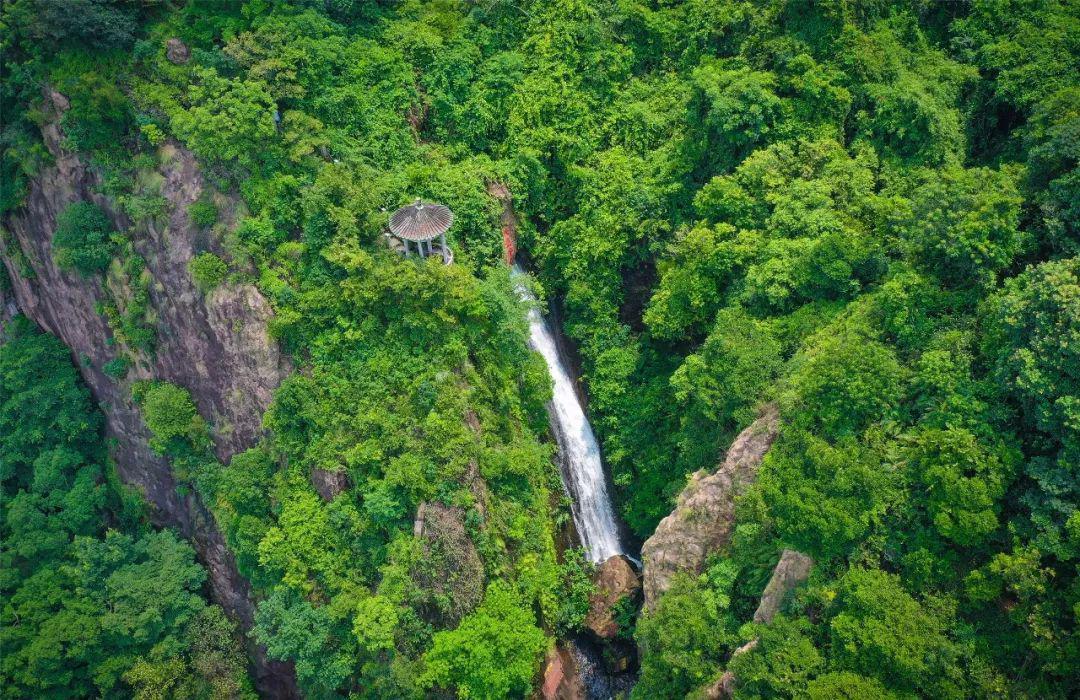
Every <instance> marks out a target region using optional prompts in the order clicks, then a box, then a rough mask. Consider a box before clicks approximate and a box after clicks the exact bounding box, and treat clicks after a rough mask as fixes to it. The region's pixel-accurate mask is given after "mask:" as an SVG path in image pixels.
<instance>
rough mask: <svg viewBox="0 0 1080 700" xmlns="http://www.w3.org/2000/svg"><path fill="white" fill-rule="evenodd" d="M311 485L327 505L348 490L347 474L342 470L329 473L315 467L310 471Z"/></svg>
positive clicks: (329, 471)
mask: <svg viewBox="0 0 1080 700" xmlns="http://www.w3.org/2000/svg"><path fill="white" fill-rule="evenodd" d="M311 485H312V486H314V487H315V491H316V492H318V494H319V496H321V497H322V499H323V500H324V501H326V502H327V503H329V502H330V501H332V500H334V499H335V498H337V497H338V495H339V494H341V493H342V492H343V491H345V489H347V488H349V474H348V472H346V471H345V470H344V469H340V470H336V471H331V470H328V469H320V468H319V467H315V468H313V469H312V470H311Z"/></svg>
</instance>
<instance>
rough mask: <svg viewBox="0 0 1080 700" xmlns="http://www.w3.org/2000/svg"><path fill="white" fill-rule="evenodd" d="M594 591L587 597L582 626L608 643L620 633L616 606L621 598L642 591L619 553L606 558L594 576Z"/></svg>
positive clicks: (635, 573) (637, 579) (632, 572)
mask: <svg viewBox="0 0 1080 700" xmlns="http://www.w3.org/2000/svg"><path fill="white" fill-rule="evenodd" d="M593 584H594V585H595V586H596V590H595V591H594V592H593V594H592V596H590V597H589V613H588V614H587V615H586V616H585V627H587V628H588V629H589V631H590V632H592V633H593V634H595V635H596V636H597V637H599V638H600V639H602V640H611V639H614V638H615V635H616V634H618V632H619V625H618V623H617V622H616V621H615V606H616V605H618V603H619V601H621V600H623V599H624V598H630V599H633V598H634V597H635V596H637V594H638V591H640V590H641V579H640V578H638V575H637V572H636V571H634V567H633V566H632V565H631V564H630V562H629V560H627V558H626V557H624V556H622V555H621V554H616V555H615V556H613V557H609V558H608V559H607V560H606V561H605V562H604V563H603V564H601V565H600V566H599V567H598V568H597V569H596V572H595V573H594V574H593Z"/></svg>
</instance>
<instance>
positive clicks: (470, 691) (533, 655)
mask: <svg viewBox="0 0 1080 700" xmlns="http://www.w3.org/2000/svg"><path fill="white" fill-rule="evenodd" d="M547 644H548V642H547V638H546V637H545V636H544V633H543V632H542V631H540V629H539V628H538V627H537V626H536V622H535V620H534V618H533V615H532V613H531V612H530V611H529V610H528V609H527V608H525V607H523V606H522V604H521V602H520V601H519V600H518V597H517V595H516V594H515V593H514V592H513V590H511V589H510V588H509V587H508V586H507V585H506V584H504V583H502V582H498V581H496V582H494V583H492V584H491V585H490V586H489V587H488V590H487V592H486V593H485V594H484V600H483V602H482V603H481V604H480V607H479V608H477V609H476V611H474V612H473V613H471V614H469V615H467V616H466V617H465V619H463V620H462V621H461V624H460V625H458V627H457V629H455V630H450V631H444V632H439V633H437V634H436V635H435V637H434V639H433V644H432V647H431V649H430V650H429V651H428V652H427V653H426V654H425V655H424V662H425V665H426V669H427V670H425V672H424V675H423V676H422V677H421V679H420V682H421V684H422V685H424V686H425V687H438V688H446V689H450V688H453V689H456V691H457V693H458V695H459V696H460V697H463V698H502V697H507V696H511V695H524V694H526V693H527V692H528V690H529V683H530V681H531V680H532V678H533V676H534V674H535V673H536V669H537V664H538V663H539V659H540V656H541V654H543V652H544V649H545V648H546V647H547Z"/></svg>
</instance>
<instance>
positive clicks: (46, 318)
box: [0, 89, 296, 697]
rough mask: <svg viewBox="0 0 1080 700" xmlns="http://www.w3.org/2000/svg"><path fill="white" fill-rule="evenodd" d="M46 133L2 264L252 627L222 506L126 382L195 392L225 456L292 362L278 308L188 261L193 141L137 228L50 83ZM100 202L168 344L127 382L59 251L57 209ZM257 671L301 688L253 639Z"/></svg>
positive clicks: (194, 235)
mask: <svg viewBox="0 0 1080 700" xmlns="http://www.w3.org/2000/svg"><path fill="white" fill-rule="evenodd" d="M45 106H46V119H45V122H44V125H43V127H42V135H43V137H44V141H45V144H46V146H47V148H48V149H49V152H50V153H51V155H52V156H53V158H54V160H55V162H54V164H53V165H52V166H50V167H47V168H44V169H43V170H42V171H41V172H40V173H39V174H38V176H37V177H36V178H34V179H33V180H32V181H31V183H30V188H29V192H28V194H27V197H26V200H25V203H24V205H23V207H21V208H20V209H18V210H16V211H14V212H12V213H10V214H9V215H7V216H6V217H5V219H4V222H3V226H4V231H5V235H4V237H3V242H2V250H0V255H2V258H3V261H4V265H5V266H6V267H7V270H8V274H9V276H10V278H11V280H12V285H13V294H14V297H15V301H16V303H17V305H18V308H19V309H20V310H21V311H22V312H23V313H24V314H25V315H26V316H28V317H30V318H31V319H33V320H34V321H35V322H36V323H37V324H38V325H39V326H41V327H42V328H43V329H45V330H47V331H49V332H50V333H53V334H54V335H56V336H57V337H59V338H60V339H61V340H63V342H64V343H65V344H66V345H67V346H68V347H69V348H70V349H71V352H72V354H73V356H74V357H75V358H76V360H77V365H78V366H79V369H80V371H81V373H82V375H83V378H84V379H85V381H86V383H87V384H88V385H89V387H90V389H91V391H92V392H93V395H94V398H95V399H96V400H97V402H98V403H99V404H100V406H101V408H102V410H103V412H104V413H105V416H106V429H107V435H108V437H109V438H110V439H111V440H113V441H114V442H113V446H112V449H111V455H112V457H113V459H114V460H115V462H116V466H117V470H118V472H119V475H120V477H121V479H122V480H123V481H124V482H125V483H126V484H129V485H131V486H134V487H136V488H137V489H138V490H139V491H140V492H141V493H142V494H143V495H144V496H145V498H146V500H147V501H148V502H149V503H150V505H151V506H152V512H151V517H152V519H153V521H154V523H155V524H157V525H159V526H161V527H171V528H174V529H175V530H177V531H178V532H179V533H180V534H181V535H182V536H184V537H186V538H188V539H189V540H191V542H192V544H193V546H194V547H195V549H196V551H197V552H198V554H199V557H200V559H201V560H202V563H203V564H204V565H205V566H206V568H207V571H208V574H209V583H210V591H211V595H212V597H213V599H214V601H215V602H217V603H219V604H220V605H221V606H222V607H223V608H224V609H225V610H226V612H228V613H229V614H230V615H231V616H232V617H233V618H234V619H236V620H237V621H238V622H239V623H240V625H241V627H242V629H244V630H245V631H247V630H248V629H249V628H250V627H251V624H252V621H253V615H254V602H253V600H252V598H251V594H250V586H249V585H248V582H247V581H246V580H245V579H244V578H243V577H242V576H241V575H240V574H239V573H238V571H237V568H236V563H235V561H234V558H233V555H232V553H231V552H230V551H229V550H228V548H227V546H226V545H225V542H224V540H223V538H222V536H221V533H220V532H219V530H218V528H217V526H216V524H215V523H214V520H213V517H212V516H211V515H210V513H209V512H208V510H207V509H206V507H205V505H204V504H203V503H202V502H201V500H200V498H199V496H198V495H197V494H196V493H194V491H192V490H189V489H186V488H179V484H178V482H177V479H176V477H175V475H174V474H173V472H172V470H171V467H170V464H169V461H168V460H167V459H165V458H163V457H162V456H160V455H158V454H157V453H155V452H154V451H153V450H152V449H150V447H149V444H148V443H149V439H150V433H149V431H148V429H147V428H146V426H145V425H144V423H143V421H142V417H141V415H140V413H139V410H138V408H137V407H136V406H135V404H134V403H133V402H132V400H131V396H130V391H129V386H128V384H127V382H129V381H131V380H138V379H157V380H164V381H168V382H171V383H174V384H177V385H179V386H182V387H184V388H186V389H188V390H189V391H190V392H191V395H192V397H193V399H194V400H195V402H196V404H197V406H198V408H199V410H200V413H202V415H204V416H206V417H208V418H209V419H210V422H211V424H212V425H213V427H214V431H213V437H214V446H215V451H216V453H217V455H218V457H219V458H221V459H222V460H228V459H229V458H230V457H231V456H232V455H233V454H235V453H236V452H238V451H241V450H243V449H245V448H247V447H250V446H251V445H252V444H253V443H254V442H255V440H256V439H257V438H258V436H259V434H260V432H261V423H260V417H261V415H262V413H263V411H264V410H265V409H266V407H267V405H268V404H269V402H270V398H271V395H272V392H273V390H274V388H275V387H276V386H277V385H278V384H279V383H280V381H281V380H282V379H283V378H284V377H285V376H286V375H287V373H288V371H289V364H288V361H287V359H286V358H284V357H283V356H282V355H281V354H280V353H279V351H278V349H277V347H276V345H275V344H274V343H273V342H272V341H271V340H270V339H269V337H268V335H267V330H266V327H267V322H268V320H269V319H270V317H271V315H272V312H271V310H270V307H269V304H268V303H267V302H266V300H265V299H264V298H263V297H262V296H261V295H260V294H259V292H258V291H257V290H256V289H255V288H254V287H252V286H250V285H242V284H226V285H223V286H221V287H219V288H218V289H216V290H214V291H213V292H211V293H210V294H208V295H207V296H206V297H205V298H204V297H203V296H202V295H201V294H200V292H199V291H198V290H197V288H196V286H195V284H194V282H193V280H192V279H191V276H190V274H189V273H188V270H187V263H188V261H190V259H191V258H192V256H193V255H194V254H195V253H196V252H197V251H196V247H197V246H198V245H200V242H199V235H200V232H199V229H198V227H197V226H195V225H194V224H193V223H192V222H191V221H190V219H189V216H188V212H187V208H188V206H189V205H190V204H192V203H193V202H194V201H196V199H197V198H198V197H199V196H200V194H201V192H202V189H203V180H202V176H201V174H200V172H199V170H198V167H197V165H196V163H195V159H194V157H193V156H192V155H191V154H190V153H189V152H187V151H186V150H184V149H182V148H179V147H177V146H173V145H166V146H165V147H164V148H165V149H168V150H167V151H165V152H164V155H165V156H167V157H164V158H162V160H163V161H164V163H163V165H162V166H161V167H160V175H161V176H162V178H163V180H162V186H161V195H162V196H163V197H164V198H165V200H166V201H167V213H166V215H165V217H166V218H165V221H164V222H162V223H164V225H163V226H161V227H160V229H159V228H158V226H156V225H155V223H154V222H153V221H148V222H146V223H145V224H143V225H135V223H134V222H132V221H130V220H129V219H128V217H127V216H126V215H125V214H124V213H123V212H122V211H120V209H119V208H118V207H117V206H116V205H115V203H114V202H112V201H110V200H109V199H108V198H107V197H105V196H103V195H101V194H100V193H99V192H98V191H97V190H98V189H99V186H100V184H101V183H100V178H99V176H98V174H97V173H96V172H95V171H94V170H93V169H91V168H90V167H88V166H87V165H86V164H85V163H84V162H83V161H82V160H81V159H80V158H79V157H78V156H77V155H75V154H73V153H71V152H69V151H67V150H65V148H64V134H63V132H62V130H61V127H60V119H61V117H62V116H63V112H64V111H65V110H66V109H67V107H68V101H67V99H66V98H65V97H64V96H63V95H61V94H60V93H58V92H56V91H54V90H48V89H47V90H46V94H45ZM77 201H92V202H94V203H96V204H98V205H99V206H101V207H102V209H103V210H104V211H105V212H107V214H108V215H109V218H110V219H111V220H112V223H113V225H114V226H115V227H116V229H117V230H119V231H122V232H126V234H127V235H128V236H130V237H131V238H132V243H133V247H134V249H135V251H136V252H137V253H138V254H139V255H141V256H142V257H143V258H144V259H145V260H146V269H147V271H148V273H149V275H150V278H151V281H150V284H149V290H148V291H149V302H150V307H151V309H152V313H153V315H154V316H155V317H156V319H157V322H156V324H155V325H156V330H157V342H156V345H155V348H154V351H153V353H152V354H149V355H148V354H146V353H142V354H141V355H140V359H139V360H138V361H137V362H135V363H134V365H133V366H132V368H131V370H130V371H129V372H128V375H127V377H126V379H125V380H123V381H117V380H114V379H113V378H111V377H110V376H109V375H108V374H106V372H105V371H104V366H105V365H106V363H108V362H109V361H110V360H113V359H114V358H115V357H117V341H116V338H115V335H114V333H113V331H112V329H111V328H110V326H109V324H108V322H107V320H106V318H105V317H104V316H103V315H102V314H101V313H99V305H100V304H101V303H102V302H104V301H105V299H104V292H103V289H102V285H101V283H100V281H99V279H97V278H96V277H95V278H84V277H81V276H79V275H78V274H77V273H75V272H66V271H63V270H61V269H59V268H58V267H57V265H56V263H55V262H54V260H53V257H52V250H51V248H52V237H53V234H54V232H55V229H56V221H57V217H58V216H59V215H60V214H61V212H62V211H63V210H64V209H65V208H66V207H67V206H69V205H70V204H72V203H74V202H77ZM251 651H252V654H251V657H252V659H253V663H254V664H255V667H256V668H255V679H256V683H257V686H258V687H259V688H260V690H261V691H262V692H263V693H264V694H266V695H267V696H270V697H292V696H295V695H296V688H295V681H294V680H293V677H292V676H293V674H292V669H291V665H290V664H284V663H280V662H271V661H269V660H267V659H266V658H265V656H264V654H263V653H262V650H261V649H252V650H251Z"/></svg>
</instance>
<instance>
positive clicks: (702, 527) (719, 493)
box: [641, 404, 780, 610]
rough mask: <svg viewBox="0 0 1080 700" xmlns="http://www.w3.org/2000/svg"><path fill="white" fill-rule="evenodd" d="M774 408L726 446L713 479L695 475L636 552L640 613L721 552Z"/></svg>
mask: <svg viewBox="0 0 1080 700" xmlns="http://www.w3.org/2000/svg"><path fill="white" fill-rule="evenodd" d="M779 425H780V419H779V414H778V412H777V409H776V406H775V405H772V404H770V405H768V406H766V407H765V408H764V409H763V410H762V413H761V415H760V416H759V417H758V419H757V420H756V421H754V422H753V423H752V424H751V425H750V426H749V427H748V428H747V429H746V430H744V431H742V432H741V433H739V435H738V437H736V438H735V441H734V442H733V443H731V447H730V449H728V452H727V455H726V456H725V458H724V462H723V464H721V465H720V468H719V469H717V470H716V471H715V472H714V473H712V474H709V473H707V472H705V471H704V470H702V471H698V472H696V473H695V474H694V475H693V476H692V477H691V478H690V483H689V484H687V486H686V488H685V489H683V492H682V493H681V494H679V500H678V502H677V504H676V506H675V510H674V511H672V513H671V515H669V516H667V517H666V518H664V519H663V520H661V521H660V524H659V525H658V526H657V527H656V531H655V532H654V533H653V534H652V536H651V537H649V539H648V540H646V541H645V544H644V546H643V547H642V548H641V559H642V563H643V564H644V572H643V573H644V591H645V607H646V608H647V609H650V610H651V609H652V607H653V606H654V605H655V604H656V600H657V598H658V597H659V596H660V594H662V593H663V592H664V591H666V590H667V589H668V587H669V586H670V585H671V578H672V576H674V575H675V574H676V573H678V572H680V571H686V572H690V573H698V572H700V571H701V567H702V566H703V565H704V564H705V559H706V557H708V556H709V555H710V554H712V553H714V552H716V551H717V550H719V549H721V548H723V547H724V546H726V545H727V544H728V542H729V540H730V538H731V532H732V529H733V528H734V520H735V498H736V497H737V496H738V495H740V494H741V493H742V492H743V491H744V490H745V489H746V487H747V486H749V485H750V484H751V483H753V481H754V478H755V477H756V476H757V470H758V467H759V466H760V465H761V460H762V459H763V458H764V457H765V453H766V452H768V450H769V447H770V446H771V445H772V443H773V440H775V439H776V435H777V432H778V431H779Z"/></svg>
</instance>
